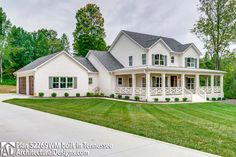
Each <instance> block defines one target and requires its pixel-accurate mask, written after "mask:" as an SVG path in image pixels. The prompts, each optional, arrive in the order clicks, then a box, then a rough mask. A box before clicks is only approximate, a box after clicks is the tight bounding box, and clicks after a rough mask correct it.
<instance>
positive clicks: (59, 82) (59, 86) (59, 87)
mask: <svg viewBox="0 0 236 157" xmlns="http://www.w3.org/2000/svg"><path fill="white" fill-rule="evenodd" d="M55 77H58V79H59V80H58V82H56V83H58V84H59V85H58V88H54V87H53V84H54V78H55ZM62 77H65V78H66V82H65V83H66V87H65V88H61V78H62ZM68 78H72V87H70V88H67V83H68V81H67V79H68ZM74 87H75V85H74V77H73V76H52V89H74Z"/></svg>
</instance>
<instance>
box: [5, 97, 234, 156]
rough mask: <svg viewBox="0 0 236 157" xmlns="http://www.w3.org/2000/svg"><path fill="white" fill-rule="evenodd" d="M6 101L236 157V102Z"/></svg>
mask: <svg viewBox="0 0 236 157" xmlns="http://www.w3.org/2000/svg"><path fill="white" fill-rule="evenodd" d="M6 102H8V103H12V104H16V105H20V106H24V107H28V108H33V109H36V110H40V111H44V112H49V113H53V114H57V115H61V116H65V117H70V118H73V119H78V120H82V121H86V122H90V123H94V124H98V125H102V126H106V127H110V128H114V129H117V130H122V131H125V132H130V133H133V134H138V135H141V136H146V137H150V138H154V139H158V140H161V141H166V142H169V143H174V144H177V145H181V146H185V147H189V148H194V149H198V150H202V151H205V152H210V153H213V154H218V155H221V156H236V106H234V105H227V104H224V103H220V102H214V103H199V104H169V105H167V104H162V105H157V104H154V105H151V104H142V103H127V102H119V101H112V100H105V99H99V98H97V99H92V98H91V99H83V98H81V99H12V100H7V101H6Z"/></svg>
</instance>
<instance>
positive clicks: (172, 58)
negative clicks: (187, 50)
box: [170, 56, 175, 64]
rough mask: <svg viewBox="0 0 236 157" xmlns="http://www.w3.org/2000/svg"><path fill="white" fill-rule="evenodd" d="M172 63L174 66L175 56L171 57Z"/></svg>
mask: <svg viewBox="0 0 236 157" xmlns="http://www.w3.org/2000/svg"><path fill="white" fill-rule="evenodd" d="M170 62H171V63H172V64H174V63H175V56H171V57H170Z"/></svg>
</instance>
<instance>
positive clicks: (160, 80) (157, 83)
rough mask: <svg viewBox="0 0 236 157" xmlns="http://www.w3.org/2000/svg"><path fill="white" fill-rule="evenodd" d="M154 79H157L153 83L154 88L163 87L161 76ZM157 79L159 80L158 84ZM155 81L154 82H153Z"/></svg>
mask: <svg viewBox="0 0 236 157" xmlns="http://www.w3.org/2000/svg"><path fill="white" fill-rule="evenodd" d="M152 78H154V79H155V82H152V86H153V87H162V77H161V76H153V77H152ZM157 78H159V79H158V80H159V81H158V82H157ZM152 81H153V80H152Z"/></svg>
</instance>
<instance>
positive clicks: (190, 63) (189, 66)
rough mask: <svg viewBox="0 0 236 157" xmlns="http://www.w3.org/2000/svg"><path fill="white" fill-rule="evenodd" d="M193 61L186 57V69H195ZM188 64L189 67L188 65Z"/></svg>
mask: <svg viewBox="0 0 236 157" xmlns="http://www.w3.org/2000/svg"><path fill="white" fill-rule="evenodd" d="M188 59H190V61H188ZM195 59H196V58H192V57H187V61H186V62H187V63H186V64H187V67H188V68H195V67H196V65H195ZM188 64H189V65H188Z"/></svg>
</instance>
